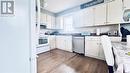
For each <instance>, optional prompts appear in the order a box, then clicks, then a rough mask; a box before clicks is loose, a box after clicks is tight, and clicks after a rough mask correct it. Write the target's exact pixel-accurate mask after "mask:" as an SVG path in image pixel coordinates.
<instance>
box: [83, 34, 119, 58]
mask: <svg viewBox="0 0 130 73" xmlns="http://www.w3.org/2000/svg"><path fill="white" fill-rule="evenodd" d="M109 38H110V40H111V42H120V41H121V37H109ZM85 56H89V57H93V58H97V59H101V60H105V55H104V51H103V47H102V44H101V37H100V36H99V37H96V36H86V37H85Z"/></svg>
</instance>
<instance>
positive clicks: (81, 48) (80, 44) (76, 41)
mask: <svg viewBox="0 0 130 73" xmlns="http://www.w3.org/2000/svg"><path fill="white" fill-rule="evenodd" d="M73 52H75V53H78V54H82V55H84V54H85V37H84V36H81V35H75V36H73Z"/></svg>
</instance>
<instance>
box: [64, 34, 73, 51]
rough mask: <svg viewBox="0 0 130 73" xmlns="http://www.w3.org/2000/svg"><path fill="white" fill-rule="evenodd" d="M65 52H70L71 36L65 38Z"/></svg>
mask: <svg viewBox="0 0 130 73" xmlns="http://www.w3.org/2000/svg"><path fill="white" fill-rule="evenodd" d="M65 39H66V40H65V43H66V44H65V48H66V49H65V50H66V51H69V52H72V36H65Z"/></svg>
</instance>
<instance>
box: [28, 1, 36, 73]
mask: <svg viewBox="0 0 130 73" xmlns="http://www.w3.org/2000/svg"><path fill="white" fill-rule="evenodd" d="M29 3H30V4H29V23H30V28H29V31H30V34H29V35H30V37H29V38H30V39H29V40H30V58H29V60H30V73H37V58H36V39H37V38H36V18H35V17H36V9H35V8H36V0H29Z"/></svg>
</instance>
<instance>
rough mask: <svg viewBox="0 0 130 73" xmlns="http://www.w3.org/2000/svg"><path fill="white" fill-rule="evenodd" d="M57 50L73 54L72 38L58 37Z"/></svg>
mask: <svg viewBox="0 0 130 73" xmlns="http://www.w3.org/2000/svg"><path fill="white" fill-rule="evenodd" d="M56 48H58V49H61V50H65V51H69V52H72V36H62V35H60V36H56Z"/></svg>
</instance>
